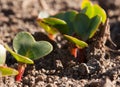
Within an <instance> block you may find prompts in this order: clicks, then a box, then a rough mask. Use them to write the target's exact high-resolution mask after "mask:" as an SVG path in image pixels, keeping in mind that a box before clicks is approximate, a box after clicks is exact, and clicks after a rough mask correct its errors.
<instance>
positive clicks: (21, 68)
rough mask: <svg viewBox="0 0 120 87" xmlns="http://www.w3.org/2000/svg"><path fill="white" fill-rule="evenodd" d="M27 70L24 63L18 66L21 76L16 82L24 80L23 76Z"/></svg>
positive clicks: (18, 76) (19, 75)
mask: <svg viewBox="0 0 120 87" xmlns="http://www.w3.org/2000/svg"><path fill="white" fill-rule="evenodd" d="M25 68H26V64H23V63H19V64H18V72H19V74H18V75H17V76H16V81H21V80H22V76H23V74H24V71H25Z"/></svg>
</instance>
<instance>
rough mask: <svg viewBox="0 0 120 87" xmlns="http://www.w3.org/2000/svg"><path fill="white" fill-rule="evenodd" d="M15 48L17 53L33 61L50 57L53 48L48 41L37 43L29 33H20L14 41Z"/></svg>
mask: <svg viewBox="0 0 120 87" xmlns="http://www.w3.org/2000/svg"><path fill="white" fill-rule="evenodd" d="M13 48H14V50H15V52H16V53H18V54H20V55H23V56H26V57H28V58H30V59H32V60H35V59H38V58H41V57H44V56H46V55H48V54H49V53H50V52H51V51H52V50H53V46H52V45H51V44H50V43H49V42H47V41H37V42H36V41H35V39H34V38H33V36H32V35H31V34H30V33H28V32H20V33H18V34H17V35H16V37H15V38H14V40H13Z"/></svg>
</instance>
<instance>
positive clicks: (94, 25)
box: [89, 16, 101, 38]
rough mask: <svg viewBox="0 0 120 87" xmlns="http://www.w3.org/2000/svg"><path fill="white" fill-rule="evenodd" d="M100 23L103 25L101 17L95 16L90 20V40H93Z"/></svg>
mask: <svg viewBox="0 0 120 87" xmlns="http://www.w3.org/2000/svg"><path fill="white" fill-rule="evenodd" d="M100 23H101V17H100V16H95V17H93V18H92V19H91V20H90V25H89V38H92V37H93V36H94V34H95V33H96V31H97V29H98V27H99V25H100Z"/></svg>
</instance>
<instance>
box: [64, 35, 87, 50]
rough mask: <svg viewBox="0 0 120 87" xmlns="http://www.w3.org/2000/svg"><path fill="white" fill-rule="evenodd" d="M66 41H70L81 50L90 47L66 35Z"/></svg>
mask: <svg viewBox="0 0 120 87" xmlns="http://www.w3.org/2000/svg"><path fill="white" fill-rule="evenodd" d="M64 37H65V38H66V39H68V40H69V41H70V42H72V43H74V44H75V45H76V46H77V47H79V48H85V47H88V44H87V43H86V42H84V41H82V40H79V39H77V38H75V37H72V36H69V35H64Z"/></svg>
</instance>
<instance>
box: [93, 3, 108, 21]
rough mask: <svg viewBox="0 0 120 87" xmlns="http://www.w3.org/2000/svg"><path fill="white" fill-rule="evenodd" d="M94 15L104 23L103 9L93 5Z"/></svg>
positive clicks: (104, 13) (105, 16)
mask: <svg viewBox="0 0 120 87" xmlns="http://www.w3.org/2000/svg"><path fill="white" fill-rule="evenodd" d="M94 15H98V16H100V17H101V18H102V23H105V21H106V18H107V15H106V12H105V10H104V9H102V8H101V7H100V6H99V5H97V4H96V5H94Z"/></svg>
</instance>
